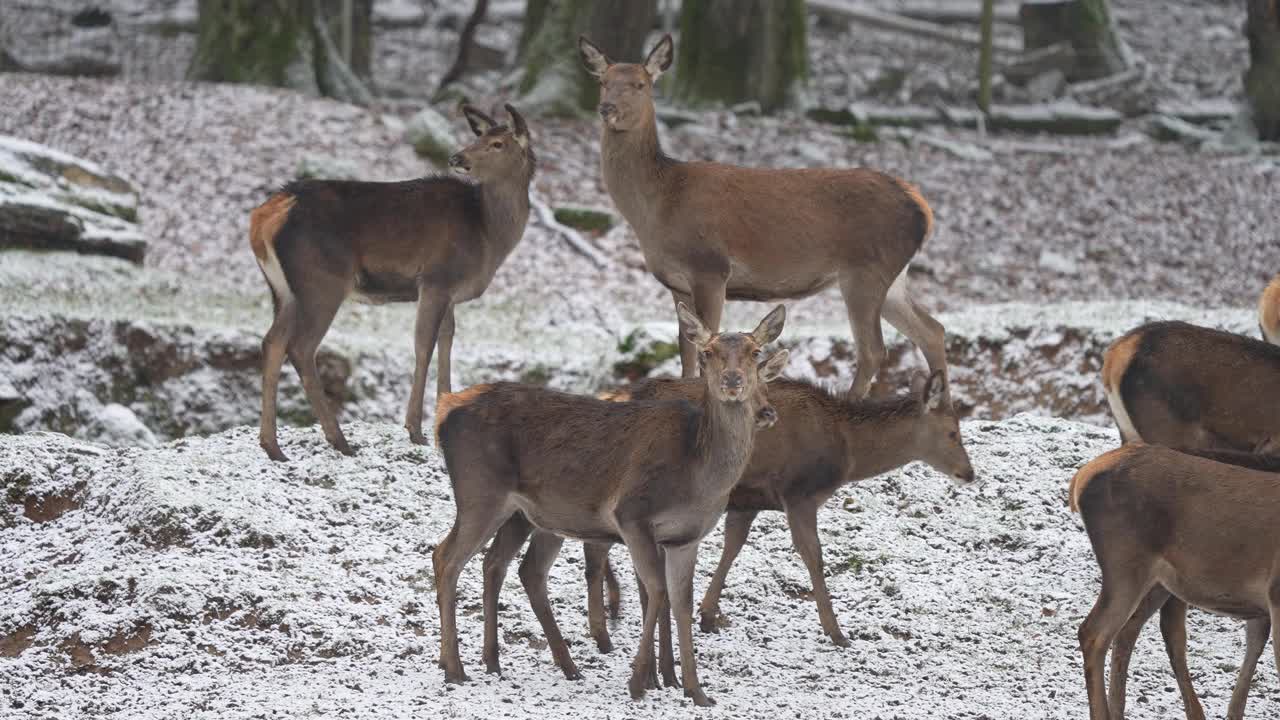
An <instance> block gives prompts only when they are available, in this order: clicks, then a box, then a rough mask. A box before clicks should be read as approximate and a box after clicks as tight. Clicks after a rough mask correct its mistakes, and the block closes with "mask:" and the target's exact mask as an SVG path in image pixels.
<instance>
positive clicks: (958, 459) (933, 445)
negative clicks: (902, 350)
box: [911, 370, 974, 485]
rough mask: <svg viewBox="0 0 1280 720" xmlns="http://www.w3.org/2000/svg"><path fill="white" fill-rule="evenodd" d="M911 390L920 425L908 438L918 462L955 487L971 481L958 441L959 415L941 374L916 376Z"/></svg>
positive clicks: (965, 457) (971, 475) (966, 462)
mask: <svg viewBox="0 0 1280 720" xmlns="http://www.w3.org/2000/svg"><path fill="white" fill-rule="evenodd" d="M911 391H912V392H913V393H916V394H918V396H919V398H920V406H921V407H920V412H921V417H920V419H921V422H920V423H919V424H918V425H916V428H915V434H914V437H913V438H912V440H913V441H914V442H915V444H916V447H918V448H920V459H922V460H924V461H925V462H926V463H928V464H929V466H930V467H932V468H933V469H934V470H937V471H938V472H940V473H942V474H943V475H946V476H947V477H950V478H951V479H952V481H954V482H955V483H956V484H957V485H968V484H969V483H971V482H973V480H974V472H973V465H972V464H971V463H970V462H969V453H968V452H967V451H966V450H965V449H964V442H963V441H962V440H961V438H960V416H959V415H957V414H956V411H955V407H954V406H952V404H951V397H950V394H949V393H948V392H947V383H946V380H945V379H943V376H942V371H941V370H935V371H934V372H933V374H931V375H929V376H927V377H926V376H925V375H924V374H923V373H919V374H917V375H916V376H915V378H914V379H913V381H912V384H911Z"/></svg>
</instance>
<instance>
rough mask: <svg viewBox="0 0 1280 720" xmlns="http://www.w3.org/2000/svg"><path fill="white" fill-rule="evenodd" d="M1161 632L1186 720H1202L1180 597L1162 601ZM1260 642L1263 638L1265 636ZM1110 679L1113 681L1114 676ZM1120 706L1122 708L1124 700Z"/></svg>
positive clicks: (1122, 719) (1201, 709)
mask: <svg viewBox="0 0 1280 720" xmlns="http://www.w3.org/2000/svg"><path fill="white" fill-rule="evenodd" d="M1152 592H1154V591H1152ZM1160 634H1161V635H1162V636H1163V637H1164V649H1165V652H1166V653H1168V655H1169V665H1170V667H1172V668H1173V675H1174V677H1175V678H1177V679H1178V692H1179V693H1181V694H1182V707H1183V710H1184V712H1186V714H1187V720H1204V708H1203V707H1201V706H1200V698H1198V697H1196V689H1195V686H1194V685H1192V684H1191V671H1190V670H1189V669H1188V668H1187V604H1186V603H1184V602H1182V600H1180V599H1178V598H1176V597H1170V598H1169V599H1168V600H1167V601H1165V602H1164V603H1163V604H1162V607H1161V608H1160ZM1263 641H1264V642H1265V641H1266V638H1265V636H1264V637H1263ZM1259 652H1261V649H1259ZM1111 682H1112V683H1115V676H1114V675H1112V679H1111ZM1245 688H1246V689H1245V692H1248V685H1247V684H1246V685H1245ZM1120 707H1121V709H1123V708H1124V705H1123V703H1122V704H1121V705H1120ZM1113 714H1114V713H1113ZM1117 717H1118V718H1119V720H1124V714H1123V713H1121V714H1120V715H1118V716H1117Z"/></svg>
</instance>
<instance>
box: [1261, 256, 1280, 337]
mask: <svg viewBox="0 0 1280 720" xmlns="http://www.w3.org/2000/svg"><path fill="white" fill-rule="evenodd" d="M1258 329H1259V331H1260V332H1261V333H1262V339H1263V340H1266V341H1267V342H1269V343H1271V344H1272V345H1280V273H1276V276H1275V277H1273V278H1271V282H1269V283H1267V287H1266V288H1264V289H1263V291H1262V296H1261V297H1259V298H1258Z"/></svg>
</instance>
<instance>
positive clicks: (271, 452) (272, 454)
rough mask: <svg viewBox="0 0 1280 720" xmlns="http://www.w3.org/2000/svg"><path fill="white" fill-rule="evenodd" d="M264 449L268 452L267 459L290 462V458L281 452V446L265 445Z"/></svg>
mask: <svg viewBox="0 0 1280 720" xmlns="http://www.w3.org/2000/svg"><path fill="white" fill-rule="evenodd" d="M262 449H263V450H266V451H267V457H269V458H271V459H272V460H274V461H276V462H289V457H288V456H287V455H285V454H284V453H282V452H280V446H279V445H268V444H266V443H263V444H262Z"/></svg>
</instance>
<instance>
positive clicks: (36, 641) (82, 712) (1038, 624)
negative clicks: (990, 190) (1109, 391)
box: [0, 415, 1280, 720]
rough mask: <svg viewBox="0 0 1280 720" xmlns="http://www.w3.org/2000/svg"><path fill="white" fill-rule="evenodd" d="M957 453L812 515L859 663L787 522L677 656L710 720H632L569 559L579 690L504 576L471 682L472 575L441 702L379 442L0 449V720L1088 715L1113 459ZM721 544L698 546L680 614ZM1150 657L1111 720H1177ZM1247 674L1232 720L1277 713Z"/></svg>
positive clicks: (1238, 649) (564, 617) (634, 710)
mask: <svg viewBox="0 0 1280 720" xmlns="http://www.w3.org/2000/svg"><path fill="white" fill-rule="evenodd" d="M963 430H964V433H965V436H966V440H967V446H968V449H969V452H970V453H971V455H972V457H973V463H974V467H975V469H976V470H977V472H978V475H979V477H980V479H981V483H980V484H979V485H977V486H973V487H970V488H965V489H957V488H955V487H954V486H953V485H952V484H951V483H950V482H949V481H947V480H946V479H945V478H943V477H941V476H939V475H937V474H936V473H934V472H933V471H932V470H930V469H929V468H927V467H925V466H922V465H911V466H908V467H907V468H904V469H902V470H900V471H896V472H892V473H889V474H887V475H885V476H883V477H880V478H878V479H874V480H871V481H868V482H866V483H863V484H861V485H859V486H855V487H851V488H846V489H845V490H843V491H842V492H840V493H839V494H838V495H837V496H836V497H835V498H833V499H832V500H831V502H830V503H828V505H827V507H826V508H825V509H824V510H823V511H822V513H821V515H820V523H821V537H822V540H823V543H824V546H825V547H824V555H825V558H826V564H827V567H828V575H829V583H830V587H831V592H832V594H833V597H834V599H835V609H836V611H837V613H838V615H839V617H840V619H841V622H842V623H843V625H844V627H845V630H846V632H847V633H848V635H849V637H850V640H851V641H852V646H851V647H849V648H846V649H839V648H836V647H835V646H833V645H831V644H830V643H828V642H827V641H826V640H825V639H824V636H823V635H822V632H821V630H820V628H819V625H818V621H817V613H816V610H815V606H814V604H813V603H812V602H811V601H809V600H807V599H805V597H806V592H807V589H808V587H809V582H808V576H807V574H806V573H805V570H804V567H803V565H802V563H801V562H800V560H799V557H798V556H797V555H796V554H795V553H794V552H793V551H792V550H791V541H790V536H789V534H788V533H787V530H786V524H785V521H784V519H783V517H782V516H781V515H780V514H777V513H766V514H763V515H762V516H761V517H760V518H759V519H758V520H757V522H756V526H755V529H754V531H753V534H752V536H751V540H750V541H749V544H748V546H747V547H746V549H744V551H743V553H742V555H741V556H740V558H739V560H738V562H737V564H736V566H735V568H734V570H733V572H732V573H731V574H730V584H729V587H728V588H727V590H726V593H725V595H724V598H723V600H722V603H721V607H722V610H723V611H724V612H725V613H726V615H728V616H729V618H730V620H731V623H730V624H729V626H728V627H726V628H724V629H723V630H722V631H721V632H720V634H718V635H702V634H698V635H696V638H695V643H696V646H697V650H698V659H699V664H700V670H701V674H702V677H703V679H704V682H705V683H706V686H707V690H708V693H709V694H710V695H711V696H712V697H713V698H716V699H717V700H718V702H719V704H718V705H717V706H716V707H715V708H714V709H711V710H705V711H703V710H695V709H694V708H693V707H692V705H691V704H690V703H689V702H688V701H687V700H685V699H684V698H683V696H682V694H681V693H680V692H679V691H675V690H657V691H651V692H650V694H649V695H648V696H646V698H645V699H644V700H643V701H641V702H639V703H635V702H632V701H631V700H630V699H629V697H628V696H627V693H626V687H625V684H626V679H627V677H628V668H629V662H630V658H631V653H633V652H634V650H635V644H636V642H637V638H638V634H639V625H640V618H639V613H638V601H637V599H636V597H635V594H634V590H633V588H632V587H631V586H630V583H629V582H624V583H623V584H624V599H623V617H622V618H621V619H620V620H619V621H618V622H617V623H615V625H614V627H613V633H614V640H615V643H616V644H617V646H618V649H617V650H615V651H614V652H613V653H612V654H609V655H598V654H597V653H596V651H595V646H594V644H593V642H592V641H591V639H590V636H589V635H588V634H587V628H586V621H585V589H584V584H583V581H582V578H581V571H582V564H581V556H580V552H579V550H578V548H577V546H576V545H575V544H573V543H569V544H567V545H566V548H565V551H564V553H563V557H562V559H561V560H560V561H559V562H558V563H557V564H556V566H555V568H554V569H553V574H552V578H551V583H550V589H551V593H552V601H553V605H554V607H555V610H556V613H557V615H558V618H559V620H560V622H561V625H562V627H563V628H564V630H565V632H566V634H567V637H568V639H569V642H570V644H571V649H572V651H573V653H574V655H575V659H576V660H577V662H578V664H579V666H580V668H581V669H582V671H583V675H584V679H583V680H582V681H580V682H570V681H567V680H565V679H564V678H563V676H562V675H561V674H560V673H559V671H558V670H557V669H556V668H555V667H554V666H553V665H552V664H551V660H550V655H549V653H548V652H547V651H546V650H545V646H544V644H543V642H542V639H541V637H542V635H541V631H540V629H539V627H538V624H537V621H536V619H535V618H534V616H533V614H532V612H531V611H530V610H529V609H528V606H527V603H526V602H525V599H524V595H523V591H522V589H521V588H520V585H519V581H518V580H517V579H516V577H515V573H514V572H512V573H511V574H510V576H509V577H508V581H507V584H506V586H505V588H504V594H503V600H504V605H503V608H502V611H501V638H502V643H501V647H502V652H503V667H504V672H505V674H504V676H503V677H501V678H497V677H492V676H487V675H486V674H485V673H484V666H483V664H482V662H481V660H480V638H481V630H482V627H481V626H482V623H481V617H480V613H479V602H480V569H479V561H478V560H475V561H473V562H472V563H470V564H469V565H468V566H467V568H466V570H465V571H464V574H463V580H462V585H461V591H460V592H461V595H460V608H461V612H460V615H459V618H460V619H459V624H460V630H461V642H462V657H463V660H464V662H465V663H466V665H467V668H468V670H469V674H470V675H471V677H472V682H471V683H470V684H467V685H465V686H462V687H447V686H446V685H445V684H444V682H443V674H442V671H440V670H439V669H438V668H437V667H436V664H435V660H436V654H437V650H438V638H439V635H438V632H437V627H438V626H437V614H436V610H435V598H434V590H433V585H432V575H431V565H430V549H431V547H432V546H433V544H434V543H435V542H436V541H438V540H439V539H440V538H442V537H443V535H444V534H445V533H446V532H447V530H448V528H449V525H450V523H451V521H452V515H453V513H452V506H451V499H450V490H449V487H448V480H447V477H446V476H445V473H444V470H443V467H442V463H441V461H440V460H439V458H438V456H437V455H436V453H435V452H434V451H433V450H432V449H430V448H420V447H415V446H411V445H410V444H409V443H408V442H407V441H406V440H405V439H404V438H403V437H402V435H401V433H400V432H399V431H398V429H396V428H393V427H392V426H390V425H369V424H365V423H351V424H349V426H348V432H349V435H350V437H351V439H352V441H353V443H354V444H355V445H356V446H358V447H359V455H358V456H357V457H354V458H346V457H342V456H340V455H337V454H336V453H334V452H332V451H331V450H329V449H328V448H327V447H326V446H325V445H324V444H323V441H322V440H321V438H320V437H319V436H318V434H317V433H314V432H311V431H297V430H290V429H286V430H285V431H284V432H283V442H284V446H285V448H284V449H285V451H286V452H287V453H288V454H289V455H290V456H292V457H294V458H295V460H294V461H293V462H291V463H287V464H274V463H271V462H269V461H267V460H266V459H265V458H264V457H263V456H262V453H261V451H260V449H259V448H258V446H257V442H256V435H255V433H254V432H253V431H252V430H251V429H249V428H240V429H236V430H232V431H229V432H226V433H222V434H219V435H215V436H212V437H208V438H193V439H187V440H181V441H177V442H175V443H172V444H169V445H167V446H164V447H161V448H155V449H148V450H140V449H127V450H110V449H106V448H101V447H98V446H93V445H87V444H84V443H82V442H79V441H74V440H70V439H68V438H65V437H61V436H53V435H42V434H31V435H24V436H18V437H13V438H10V439H8V440H6V441H5V442H4V443H3V444H0V490H3V493H4V495H3V498H4V501H5V502H4V503H3V504H0V527H3V528H4V529H3V531H2V532H3V536H4V542H2V543H0V570H3V572H0V594H2V595H3V597H4V598H5V603H4V604H3V605H0V676H3V677H4V678H6V682H5V683H4V685H3V686H0V717H5V718H19V717H22V718H59V719H60V720H61V719H69V718H91V717H92V718H106V717H110V718H122V719H123V718H129V719H130V720H138V719H143V718H174V717H187V718H220V719H230V718H271V717H299V718H300V717H319V716H326V717H343V716H350V717H361V718H401V717H403V718H410V717H413V718H435V717H457V718H486V719H487V718H495V717H513V718H526V717H527V718H552V717H601V718H622V717H635V716H645V717H650V716H653V717H689V716H697V717H708V718H717V717H721V718H747V717H751V718H756V717H760V718H763V717H768V718H779V717H797V718H841V717H844V718H884V719H886V720H888V719H889V718H921V719H925V718H928V719H930V720H934V719H937V718H974V719H977V718H1001V719H1003V718H1076V717H1080V716H1081V715H1082V714H1083V707H1084V690H1083V680H1082V675H1081V670H1080V659H1079V654H1078V651H1077V650H1076V647H1075V645H1076V641H1075V631H1076V627H1077V625H1078V624H1079V622H1080V620H1081V618H1082V617H1083V616H1084V614H1085V613H1086V612H1087V611H1088V609H1089V607H1090V605H1091V604H1092V602H1093V599H1094V594H1095V593H1096V589H1097V569H1096V566H1095V565H1094V563H1093V560H1092V556H1091V553H1090V550H1089V546H1088V541H1087V539H1086V537H1085V534H1084V532H1083V530H1082V529H1081V527H1080V523H1079V519H1078V517H1075V516H1073V515H1071V514H1070V513H1069V511H1068V510H1067V507H1066V484H1067V481H1068V479H1069V478H1070V476H1071V475H1072V473H1073V472H1074V471H1075V470H1076V468H1078V467H1079V466H1080V465H1081V464H1082V463H1083V462H1085V461H1086V460H1088V459H1089V458H1091V457H1093V456H1095V455H1097V454H1098V453H1100V452H1102V451H1104V450H1106V449H1108V448H1110V447H1112V446H1113V445H1114V444H1115V434H1114V432H1113V431H1112V430H1109V429H1106V430H1104V429H1101V428H1097V427H1094V426H1091V425H1084V424H1079V423H1073V422H1069V421H1064V420H1055V419H1045V418H1038V417H1032V416H1027V415H1019V416H1016V417H1014V418H1011V419H1008V420H1003V421H998V422H988V421H969V422H966V423H965V425H964V428H963ZM59 512H60V514H59ZM30 517H36V518H38V519H40V520H43V522H37V521H33V520H31V519H29V518H30ZM720 543H721V539H720V535H719V531H716V533H715V534H713V535H712V536H710V537H709V538H708V539H707V540H706V541H705V542H704V545H703V551H702V552H701V553H700V560H699V573H698V577H697V580H696V586H697V590H696V592H699V593H700V592H701V590H702V588H704V587H705V584H706V582H707V579H708V577H709V574H710V570H711V569H712V567H713V566H714V564H715V561H716V559H717V557H718V553H719V549H720ZM614 562H615V563H619V567H620V568H621V567H625V553H624V551H623V550H622V549H615V550H614ZM623 577H624V578H625V577H626V576H625V574H624V575H623ZM1191 620H1192V624H1191V629H1190V642H1191V665H1192V668H1193V671H1194V672H1195V673H1196V682H1197V685H1198V688H1199V690H1200V692H1201V694H1202V695H1203V696H1204V697H1205V698H1206V701H1207V704H1208V705H1209V709H1210V712H1212V713H1217V712H1221V710H1222V708H1221V707H1220V706H1223V705H1225V702H1226V697H1227V696H1228V695H1229V692H1230V687H1231V682H1232V680H1233V677H1234V674H1233V668H1234V667H1236V665H1237V663H1238V662H1239V659H1240V657H1241V655H1242V652H1243V626H1242V625H1240V624H1239V623H1236V622H1231V621H1226V620H1220V619H1213V618H1209V617H1206V616H1205V615H1204V614H1202V613H1192V618H1191ZM1158 637H1159V633H1158V632H1156V630H1155V628H1154V627H1152V628H1149V629H1148V631H1147V632H1146V633H1145V634H1144V637H1143V640H1142V642H1141V643H1140V645H1139V647H1138V650H1137V652H1136V654H1135V660H1134V673H1133V675H1134V677H1133V681H1132V682H1131V685H1130V703H1129V707H1130V713H1131V714H1130V717H1131V718H1168V717H1175V716H1180V715H1181V710H1180V703H1179V699H1178V696H1177V692H1176V690H1175V688H1174V683H1173V680H1172V677H1171V676H1170V674H1169V672H1168V670H1167V661H1166V659H1165V656H1164V653H1163V651H1162V650H1161V648H1160V645H1159V641H1158ZM18 649H21V650H22V652H21V654H18V655H17V656H16V657H14V656H13V655H14V654H15V650H18ZM1267 665H1268V664H1267V663H1263V664H1262V666H1261V667H1260V669H1259V672H1258V680H1257V683H1256V684H1255V689H1254V692H1253V696H1252V699H1251V701H1250V716H1251V717H1258V718H1264V717H1272V716H1274V715H1275V714H1276V713H1277V712H1280V688H1278V687H1277V684H1276V682H1275V675H1274V673H1273V672H1272V671H1271V669H1270V668H1269V667H1268V666H1267Z"/></svg>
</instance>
